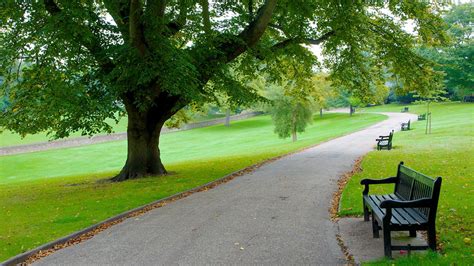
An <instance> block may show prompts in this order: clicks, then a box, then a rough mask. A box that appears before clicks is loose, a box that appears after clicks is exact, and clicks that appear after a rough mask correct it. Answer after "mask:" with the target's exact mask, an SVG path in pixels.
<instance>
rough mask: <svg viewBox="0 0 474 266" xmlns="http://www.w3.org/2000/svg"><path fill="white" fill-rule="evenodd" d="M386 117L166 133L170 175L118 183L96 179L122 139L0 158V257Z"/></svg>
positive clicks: (120, 153)
mask: <svg viewBox="0 0 474 266" xmlns="http://www.w3.org/2000/svg"><path fill="white" fill-rule="evenodd" d="M384 118H385V117H384V116H381V115H371V114H360V115H356V116H354V117H352V118H349V117H348V116H346V115H342V114H327V115H326V116H325V117H323V118H319V117H316V118H315V119H314V123H313V124H311V125H310V126H309V127H308V128H307V130H306V132H305V133H303V134H301V135H300V140H299V141H298V142H295V143H292V142H291V141H287V140H281V139H278V138H276V137H275V135H274V134H273V133H272V130H273V125H272V122H271V119H270V117H268V116H263V117H255V118H252V119H248V120H244V121H236V122H235V123H233V125H232V127H225V126H223V125H219V126H212V127H208V128H201V129H194V130H189V131H182V132H177V133H172V134H166V135H164V136H163V140H164V145H163V152H164V154H163V157H164V160H165V162H166V163H167V164H168V165H169V167H170V169H171V170H172V171H173V174H171V175H167V176H162V177H150V178H144V179H139V180H130V181H127V182H123V183H110V182H97V181H98V180H101V181H104V180H103V179H104V178H107V177H109V176H110V175H112V174H114V173H116V172H117V171H118V170H119V169H120V166H121V164H122V160H123V157H124V153H125V152H126V143H125V141H120V142H110V143H103V144H98V145H89V146H84V147H80V148H69V149H62V150H51V151H45V152H36V153H29V154H21V155H15V156H6V157H0V213H1V214H2V219H0V261H2V260H4V259H7V258H8V257H10V256H13V255H15V254H18V253H20V252H22V251H25V250H27V249H31V248H34V247H36V246H38V245H40V244H42V243H45V242H48V241H51V240H54V239H57V238H59V237H61V236H64V235H66V234H68V233H71V232H73V231H75V230H78V229H81V228H84V227H86V226H88V225H91V224H93V223H97V222H99V221H102V220H104V219H106V218H108V217H110V216H113V215H115V214H118V213H120V212H123V211H126V210H129V209H132V208H134V207H137V206H140V205H143V204H146V203H149V202H151V201H153V200H157V199H160V198H164V197H166V196H169V195H172V194H175V193H177V192H180V191H184V190H187V189H190V188H193V187H196V186H199V185H202V184H204V183H207V182H210V181H212V180H215V179H217V178H220V177H222V176H224V175H226V174H229V173H231V172H233V171H236V170H239V169H241V168H244V167H247V166H249V165H252V164H254V163H258V162H261V161H264V160H266V159H269V158H272V157H274V156H278V155H282V154H286V153H288V152H291V151H295V150H298V149H301V148H304V147H307V146H310V145H314V144H317V143H320V142H322V141H325V140H328V139H331V138H334V137H336V136H340V135H344V134H347V133H349V132H351V131H355V130H359V129H361V128H364V127H367V126H368V125H371V124H374V123H376V122H379V121H381V120H383V119H384ZM201 140H202V141H201ZM256 147H258V148H257V149H256ZM55 177H57V178H55Z"/></svg>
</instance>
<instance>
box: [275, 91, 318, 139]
mask: <svg viewBox="0 0 474 266" xmlns="http://www.w3.org/2000/svg"><path fill="white" fill-rule="evenodd" d="M270 113H271V115H272V119H273V123H274V124H275V130H274V131H275V133H276V134H278V136H279V137H280V138H282V139H285V138H288V137H290V136H291V139H292V141H293V142H295V141H296V140H297V133H302V132H304V131H305V129H306V126H307V125H308V124H309V123H311V122H312V118H313V115H312V111H311V106H310V103H309V102H308V101H307V100H305V99H301V98H297V97H292V96H288V95H283V94H280V95H278V96H277V97H276V98H274V99H273V101H272V107H271V111H270Z"/></svg>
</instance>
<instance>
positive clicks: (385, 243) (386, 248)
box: [383, 226, 392, 259]
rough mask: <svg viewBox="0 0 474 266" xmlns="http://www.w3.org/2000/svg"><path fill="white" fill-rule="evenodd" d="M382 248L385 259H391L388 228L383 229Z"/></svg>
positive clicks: (390, 241) (390, 242)
mask: <svg viewBox="0 0 474 266" xmlns="http://www.w3.org/2000/svg"><path fill="white" fill-rule="evenodd" d="M383 248H384V253H385V257H387V258H389V259H391V258H392V239H391V235H390V229H389V228H388V226H384V227H383Z"/></svg>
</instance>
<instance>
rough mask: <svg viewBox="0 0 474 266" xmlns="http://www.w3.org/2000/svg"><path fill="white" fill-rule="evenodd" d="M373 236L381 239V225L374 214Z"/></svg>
mask: <svg viewBox="0 0 474 266" xmlns="http://www.w3.org/2000/svg"><path fill="white" fill-rule="evenodd" d="M372 235H373V237H374V238H379V237H380V235H379V224H378V223H377V220H375V217H374V214H373V213H372Z"/></svg>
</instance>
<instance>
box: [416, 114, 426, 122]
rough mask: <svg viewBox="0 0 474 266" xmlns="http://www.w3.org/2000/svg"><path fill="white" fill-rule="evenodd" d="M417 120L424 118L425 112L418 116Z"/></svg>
mask: <svg viewBox="0 0 474 266" xmlns="http://www.w3.org/2000/svg"><path fill="white" fill-rule="evenodd" d="M418 120H420V121H421V120H426V113H425V114H421V115H419V116H418Z"/></svg>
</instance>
